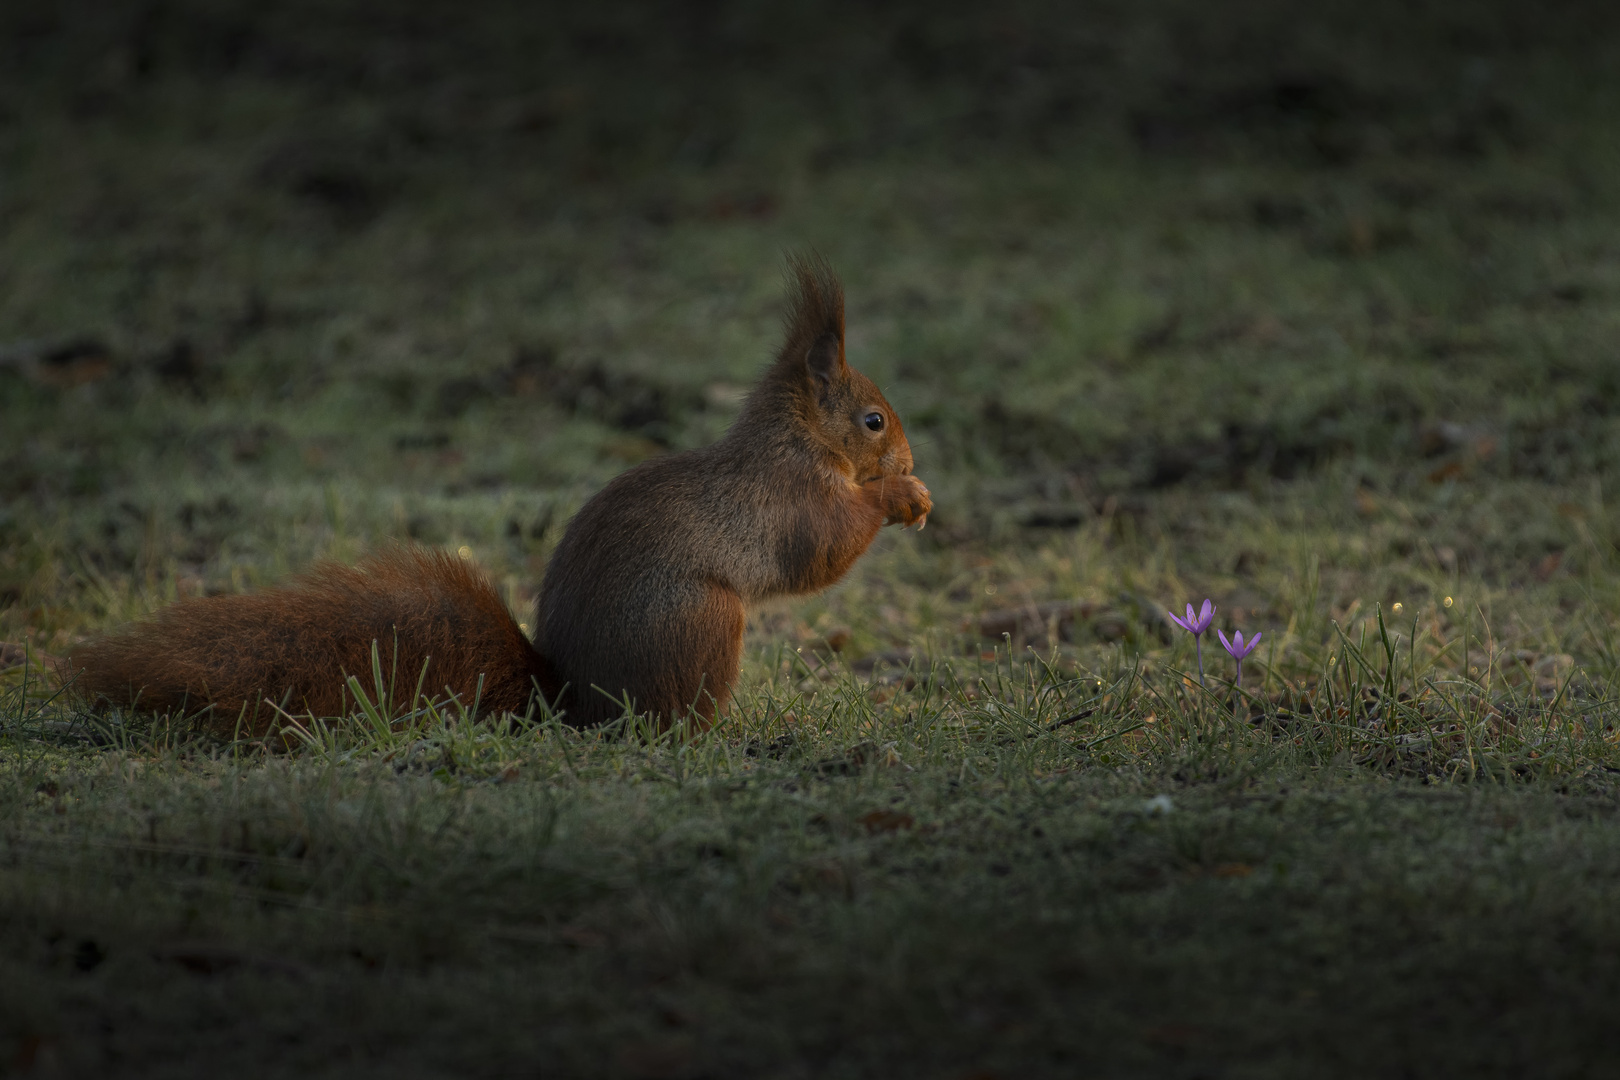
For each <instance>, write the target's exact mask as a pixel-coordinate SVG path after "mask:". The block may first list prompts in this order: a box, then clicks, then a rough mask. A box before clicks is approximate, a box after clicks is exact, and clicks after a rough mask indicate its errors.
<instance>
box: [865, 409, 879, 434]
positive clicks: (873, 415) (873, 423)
mask: <svg viewBox="0 0 1620 1080" xmlns="http://www.w3.org/2000/svg"><path fill="white" fill-rule="evenodd" d="M866 426H867V428H868V429H870V430H872V431H882V430H883V414H882V413H880V412H869V413H867V414H866Z"/></svg>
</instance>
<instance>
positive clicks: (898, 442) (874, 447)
mask: <svg viewBox="0 0 1620 1080" xmlns="http://www.w3.org/2000/svg"><path fill="white" fill-rule="evenodd" d="M804 374H805V379H806V382H807V385H808V388H809V390H810V394H811V396H812V397H813V398H814V402H815V412H816V417H815V420H814V421H813V422H812V429H813V432H814V434H815V436H816V438H817V441H819V442H821V443H823V444H824V445H826V446H827V447H828V448H829V449H831V450H833V451H835V452H836V453H837V454H838V455H840V456H841V457H843V458H846V459H847V460H848V461H849V463H850V465H851V466H852V468H853V473H854V475H853V476H852V477H851V479H853V480H854V481H855V482H856V483H858V484H859V483H865V482H866V481H868V480H876V479H878V478H880V477H884V476H903V475H905V474H906V473H909V472H911V464H912V463H911V444H910V443H908V442H907V441H906V431H905V428H904V427H902V426H901V424H900V417H899V416H897V415H895V411H894V407H893V406H891V405H890V404H889V402H888V399H887V398H885V397H884V396H883V394H882V392H881V391H880V390H878V388H877V384H876V383H874V382H873V381H872V380H871V379H868V378H867V377H866V376H865V375H862V374H861V373H860V372H858V371H856V370H855V369H854V368H852V367H850V366H849V364H848V363H847V362H846V361H845V360H844V343H843V341H842V339H841V338H837V337H833V336H832V335H830V334H828V335H823V336H822V337H820V338H818V339H817V340H816V341H815V342H814V343H813V344H811V346H810V347H809V348H808V349H807V350H805V354H804Z"/></svg>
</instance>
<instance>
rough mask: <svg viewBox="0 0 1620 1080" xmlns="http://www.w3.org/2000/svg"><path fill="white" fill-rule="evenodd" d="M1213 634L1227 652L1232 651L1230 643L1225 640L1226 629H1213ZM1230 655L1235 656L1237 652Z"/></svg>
mask: <svg viewBox="0 0 1620 1080" xmlns="http://www.w3.org/2000/svg"><path fill="white" fill-rule="evenodd" d="M1215 636H1216V637H1218V638H1220V639H1221V645H1222V647H1223V648H1225V649H1226V651H1227V652H1232V643H1231V642H1230V641H1227V640H1226V631H1224V630H1217V631H1215ZM1232 655H1233V656H1236V655H1237V653H1232Z"/></svg>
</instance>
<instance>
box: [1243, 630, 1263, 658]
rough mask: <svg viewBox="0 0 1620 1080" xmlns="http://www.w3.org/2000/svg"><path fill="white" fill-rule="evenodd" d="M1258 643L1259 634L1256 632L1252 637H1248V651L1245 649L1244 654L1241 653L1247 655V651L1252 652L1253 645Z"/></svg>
mask: <svg viewBox="0 0 1620 1080" xmlns="http://www.w3.org/2000/svg"><path fill="white" fill-rule="evenodd" d="M1258 644H1260V635H1259V634H1256V635H1254V637H1252V638H1250V639H1249V648H1248V651H1247V652H1245V653H1244V654H1243V655H1244V656H1248V655H1249V653H1252V652H1254V647H1255V646H1256V645H1258Z"/></svg>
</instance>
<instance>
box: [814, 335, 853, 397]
mask: <svg viewBox="0 0 1620 1080" xmlns="http://www.w3.org/2000/svg"><path fill="white" fill-rule="evenodd" d="M804 366H805V367H807V368H808V369H809V370H810V377H811V378H813V379H815V380H816V385H817V386H818V387H820V388H823V389H825V388H826V387H828V386H831V385H832V383H833V381H834V380H835V379H837V378H839V377H840V376H841V375H843V374H844V368H845V363H844V349H843V343H842V342H840V341H839V340H838V338H837V336H836V335H833V334H823V335H821V337H819V338H817V339H816V341H815V344H813V345H811V346H810V349H809V351H808V352H806V353H805V354H804Z"/></svg>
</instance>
